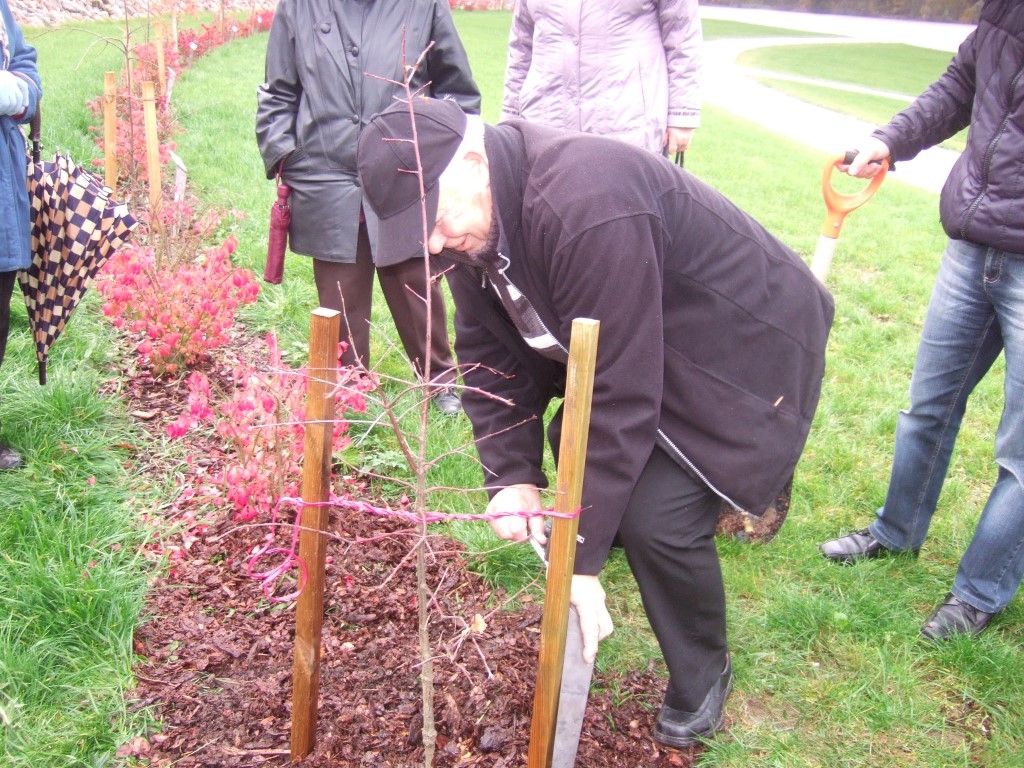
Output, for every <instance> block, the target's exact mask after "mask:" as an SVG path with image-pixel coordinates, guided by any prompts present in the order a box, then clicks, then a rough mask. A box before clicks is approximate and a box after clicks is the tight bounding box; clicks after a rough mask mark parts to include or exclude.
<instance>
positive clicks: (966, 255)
mask: <svg viewBox="0 0 1024 768" xmlns="http://www.w3.org/2000/svg"><path fill="white" fill-rule="evenodd" d="M1022 70H1024V4H1022V3H1019V2H1014V0H988V2H986V3H985V4H984V6H983V7H982V9H981V17H980V19H979V22H978V26H977V28H976V29H975V30H974V31H973V32H972V33H971V34H970V35H968V37H967V39H966V40H965V41H964V42H963V44H962V45H961V46H960V49H959V51H958V52H957V54H956V55H955V56H954V57H953V60H952V61H951V62H950V64H949V67H948V68H947V70H946V72H945V73H944V74H943V75H942V76H941V77H940V78H939V79H938V80H936V81H935V82H934V83H932V84H931V85H930V86H928V88H927V89H925V91H924V93H922V94H921V95H920V96H918V98H917V99H916V100H915V101H914V102H913V104H911V105H910V106H909V107H908V108H907V109H905V110H904V111H902V112H900V113H899V114H897V115H896V116H895V117H894V118H893V119H892V120H891V121H890V122H889V124H888V125H886V126H884V127H882V128H879V129H878V130H876V131H875V132H874V133H873V134H872V135H871V136H870V137H868V138H867V139H866V140H865V141H864V142H863V143H862V144H861V146H860V151H859V152H858V154H857V156H856V158H855V159H854V161H853V162H852V163H851V164H850V165H849V166H848V167H844V166H840V168H841V169H845V170H846V172H847V173H849V174H850V175H852V176H858V177H862V178H868V177H871V176H873V175H874V174H875V173H877V172H878V170H879V166H878V165H877V163H876V161H878V160H882V159H886V158H890V159H892V160H895V161H897V162H898V161H900V160H909V159H910V158H912V157H914V156H915V155H917V154H918V152H920V151H921V150H923V149H926V148H927V147H931V146H933V145H935V144H938V143H939V142H941V141H943V140H944V139H947V138H949V137H950V136H953V135H954V134H955V133H957V132H958V131H960V130H962V129H963V128H965V127H967V126H968V125H970V127H971V130H970V133H969V134H968V138H967V147H966V149H965V150H964V152H963V154H961V156H960V157H959V159H958V160H957V161H956V163H955V165H954V166H953V169H952V171H951V172H950V175H949V178H948V179H947V180H946V183H945V185H944V187H943V189H942V193H941V196H940V198H939V214H940V217H941V220H942V226H943V229H944V230H945V231H946V234H947V235H948V236H949V241H948V244H947V246H946V252H945V255H944V256H943V259H942V263H941V265H940V267H939V274H938V278H937V279H936V282H935V287H934V289H933V291H932V297H931V301H930V303H929V307H928V312H927V315H926V317H925V321H924V327H923V328H922V329H921V341H920V345H919V347H918V351H917V360H916V361H915V363H914V371H913V374H912V376H911V381H910V407H909V409H907V410H905V411H901V412H900V415H899V419H898V421H897V425H896V444H895V451H894V455H893V463H892V470H891V475H890V479H889V488H888V492H887V494H886V498H885V502H884V503H883V505H882V506H881V508H879V509H878V511H877V513H876V517H875V520H874V521H873V522H872V523H871V524H870V525H869V526H868V527H867V528H864V529H862V530H859V531H855V532H853V533H850V534H848V535H846V536H843V537H841V538H838V539H835V540H833V541H828V542H826V543H824V544H822V545H821V546H820V547H819V549H820V551H821V553H822V554H823V555H824V556H825V557H827V558H828V559H830V560H833V561H835V562H837V563H852V562H854V561H859V560H865V559H869V558H876V557H882V556H886V555H890V554H893V553H898V552H909V553H913V554H915V555H916V554H917V552H918V550H920V548H921V546H922V544H924V541H925V537H926V536H927V534H928V527H929V525H930V524H931V520H932V517H933V515H934V514H935V510H936V507H937V505H938V500H939V492H940V491H941V490H942V484H943V481H944V480H945V477H946V472H947V471H948V469H949V461H950V456H951V454H952V452H953V445H954V444H955V442H956V438H957V434H958V432H959V431H960V424H961V420H962V418H963V415H964V411H965V409H966V407H967V399H968V397H969V396H970V394H971V392H972V391H973V390H974V388H975V387H976V386H977V385H978V383H979V382H980V381H981V380H982V379H983V378H984V377H985V375H986V374H987V373H988V370H989V368H990V367H991V366H992V364H993V363H994V362H995V360H996V358H997V357H999V353H1000V352H1005V356H1006V377H1005V381H1004V384H1003V397H1004V410H1003V417H1002V420H1001V422H1000V424H999V427H998V429H997V431H996V440H995V458H996V464H997V465H998V467H999V470H998V474H997V477H996V482H995V485H994V486H993V487H992V491H991V493H990V494H989V497H988V501H987V502H986V504H985V508H984V509H983V510H982V512H981V519H980V520H979V521H978V526H977V528H976V530H975V533H974V537H973V538H972V539H971V542H970V544H969V545H968V547H967V550H966V552H965V553H964V555H963V557H962V559H961V560H960V564H959V567H958V568H957V573H956V577H955V579H954V580H953V587H952V589H951V590H950V592H949V593H948V594H947V595H946V597H945V599H944V600H943V601H942V603H941V604H940V605H939V606H938V607H937V608H936V609H935V611H934V612H933V613H932V615H931V616H930V617H929V618H928V620H927V621H926V622H925V624H924V626H923V628H922V629H921V634H922V636H924V637H925V638H926V639H928V640H931V641H941V640H946V639H948V638H951V637H954V636H958V635H959V636H963V635H976V634H978V633H979V632H981V631H982V630H983V629H984V628H985V627H986V626H987V625H988V623H989V620H990V619H991V618H992V616H993V615H994V614H996V613H998V612H999V611H1001V610H1002V609H1003V608H1004V607H1006V605H1007V604H1008V603H1009V602H1010V600H1011V599H1013V596H1014V594H1015V593H1016V591H1017V589H1018V588H1019V587H1020V584H1021V579H1022V578H1024V418H1022V414H1024V205H1022V202H1021V201H1022V197H1024V183H1022V179H1024V101H1022V100H1021V98H1020V85H1019V81H1020V78H1021V72H1022Z"/></svg>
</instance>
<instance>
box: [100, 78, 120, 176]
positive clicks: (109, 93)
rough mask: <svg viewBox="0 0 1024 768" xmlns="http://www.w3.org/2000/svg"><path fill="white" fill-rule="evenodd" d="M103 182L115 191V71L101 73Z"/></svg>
mask: <svg viewBox="0 0 1024 768" xmlns="http://www.w3.org/2000/svg"><path fill="white" fill-rule="evenodd" d="M103 183H104V184H106V185H107V186H108V187H110V188H111V189H112V190H114V191H115V192H116V191H117V73H116V72H105V73H104V74H103Z"/></svg>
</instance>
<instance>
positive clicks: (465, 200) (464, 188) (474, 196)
mask: <svg viewBox="0 0 1024 768" xmlns="http://www.w3.org/2000/svg"><path fill="white" fill-rule="evenodd" d="M438 184H440V195H439V197H438V203H437V222H436V223H435V224H434V230H433V232H431V233H430V238H429V239H428V240H427V249H428V250H429V251H430V252H431V253H434V254H437V253H440V252H441V250H442V249H443V248H450V249H452V250H453V251H459V252H461V253H476V252H477V251H479V250H480V249H481V248H483V247H484V245H485V244H486V243H487V236H488V234H489V233H490V231H491V186H490V177H489V176H488V170H487V163H486V160H484V159H482V158H480V157H479V156H477V155H473V154H470V155H467V156H465V157H463V158H460V159H456V160H453V161H452V163H451V164H450V165H449V166H448V167H447V168H446V169H445V171H444V173H442V174H441V178H440V179H439V180H438Z"/></svg>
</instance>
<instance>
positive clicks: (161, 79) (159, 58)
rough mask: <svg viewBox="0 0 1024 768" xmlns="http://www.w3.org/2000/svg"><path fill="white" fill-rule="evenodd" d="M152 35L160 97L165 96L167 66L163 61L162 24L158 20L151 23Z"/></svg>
mask: <svg viewBox="0 0 1024 768" xmlns="http://www.w3.org/2000/svg"><path fill="white" fill-rule="evenodd" d="M153 37H154V38H155V42H156V78H157V82H158V83H160V97H161V98H166V96H167V66H166V64H165V63H164V25H163V24H161V23H160V22H159V21H158V22H156V23H155V24H153Z"/></svg>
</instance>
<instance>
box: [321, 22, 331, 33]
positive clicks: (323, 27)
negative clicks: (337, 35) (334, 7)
mask: <svg viewBox="0 0 1024 768" xmlns="http://www.w3.org/2000/svg"><path fill="white" fill-rule="evenodd" d="M320 31H321V32H323V33H324V34H325V35H326V34H327V33H328V32H330V31H331V23H330V22H329V21H325V22H324V23H323V24H321V25H320Z"/></svg>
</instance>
